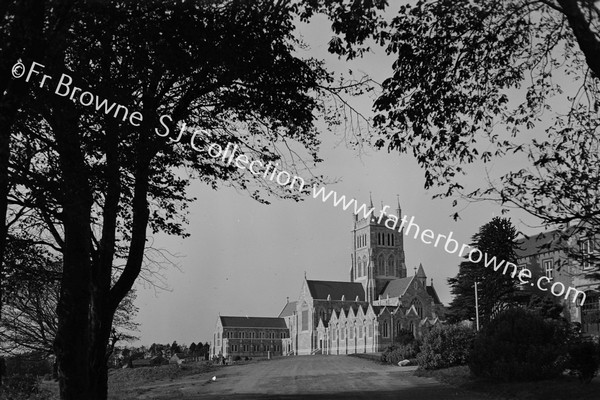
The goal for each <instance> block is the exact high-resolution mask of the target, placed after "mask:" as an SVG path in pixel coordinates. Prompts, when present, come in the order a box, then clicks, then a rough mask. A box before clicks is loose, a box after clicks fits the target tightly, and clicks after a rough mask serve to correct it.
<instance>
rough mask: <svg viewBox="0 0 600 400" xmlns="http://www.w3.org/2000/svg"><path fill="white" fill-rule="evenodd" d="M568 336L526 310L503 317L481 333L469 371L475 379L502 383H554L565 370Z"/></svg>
mask: <svg viewBox="0 0 600 400" xmlns="http://www.w3.org/2000/svg"><path fill="white" fill-rule="evenodd" d="M567 336H568V332H566V330H565V329H564V327H563V326H562V325H560V324H559V323H557V322H556V321H553V320H545V319H544V318H542V317H541V316H539V315H537V314H535V313H533V312H530V311H527V310H525V309H522V308H511V309H508V310H505V311H503V312H501V313H499V314H498V315H497V316H496V317H495V318H494V319H493V320H491V321H490V322H489V323H488V324H487V325H486V326H485V327H484V329H483V330H482V331H481V332H480V333H479V335H478V336H477V338H476V339H475V342H474V344H473V351H472V353H471V357H470V361H469V367H470V369H471V372H472V373H473V375H475V376H478V377H485V378H491V379H495V380H502V381H528V380H539V379H550V378H553V377H556V376H558V375H559V374H561V373H562V371H563V370H564V368H565V362H566V344H565V343H566V341H567Z"/></svg>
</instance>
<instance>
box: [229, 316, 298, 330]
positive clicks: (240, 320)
mask: <svg viewBox="0 0 600 400" xmlns="http://www.w3.org/2000/svg"><path fill="white" fill-rule="evenodd" d="M219 318H221V324H222V325H223V327H224V328H287V325H286V324H285V320H284V319H283V318H275V317H224V316H221V317H219Z"/></svg>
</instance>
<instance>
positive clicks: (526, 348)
mask: <svg viewBox="0 0 600 400" xmlns="http://www.w3.org/2000/svg"><path fill="white" fill-rule="evenodd" d="M415 356H416V359H417V362H418V365H419V368H421V369H440V368H448V367H452V366H458V365H468V366H469V368H470V370H471V372H472V374H473V375H474V376H477V377H482V378H491V379H494V380H501V381H528V380H539V379H551V378H554V377H556V376H558V375H560V374H562V373H563V372H564V371H565V370H569V371H570V373H572V374H574V375H577V376H578V377H579V379H580V380H581V381H582V382H586V383H589V382H590V381H591V380H592V379H593V377H594V376H595V375H596V374H597V372H598V368H599V366H600V344H599V343H598V342H597V341H592V340H589V339H586V338H583V337H581V335H580V334H579V333H574V331H573V330H572V329H570V326H569V324H568V323H566V321H564V320H557V319H548V318H543V317H542V316H540V315H538V314H536V313H533V312H531V311H528V310H526V309H523V308H511V309H508V310H505V311H503V312H501V313H500V314H498V315H497V316H496V317H495V318H494V319H493V320H492V321H490V322H489V323H488V324H487V325H486V326H485V327H484V329H482V330H481V331H480V332H479V333H478V334H476V333H475V332H474V331H473V330H472V329H471V328H468V327H464V326H460V325H440V326H436V327H435V328H433V329H432V330H431V331H429V332H428V333H427V334H426V335H425V337H424V338H423V342H422V343H420V342H418V341H416V340H412V341H405V342H404V343H403V344H400V345H397V346H393V347H390V348H388V349H387V350H386V351H385V352H384V353H383V354H382V361H384V362H388V363H392V364H397V363H398V362H399V361H401V360H404V359H412V358H414V357H415Z"/></svg>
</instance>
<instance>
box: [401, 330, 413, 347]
mask: <svg viewBox="0 0 600 400" xmlns="http://www.w3.org/2000/svg"><path fill="white" fill-rule="evenodd" d="M415 341H417V339H415V335H414V334H413V332H412V331H411V330H410V329H400V330H399V331H398V333H396V343H398V344H399V345H401V346H403V345H407V344H410V343H413V342H415Z"/></svg>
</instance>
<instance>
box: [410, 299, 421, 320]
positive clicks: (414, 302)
mask: <svg viewBox="0 0 600 400" xmlns="http://www.w3.org/2000/svg"><path fill="white" fill-rule="evenodd" d="M410 305H411V306H415V310H416V311H417V314H419V318H423V305H421V302H420V301H419V299H417V298H416V297H415V298H414V299H413V300H412V301H411V302H410Z"/></svg>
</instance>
